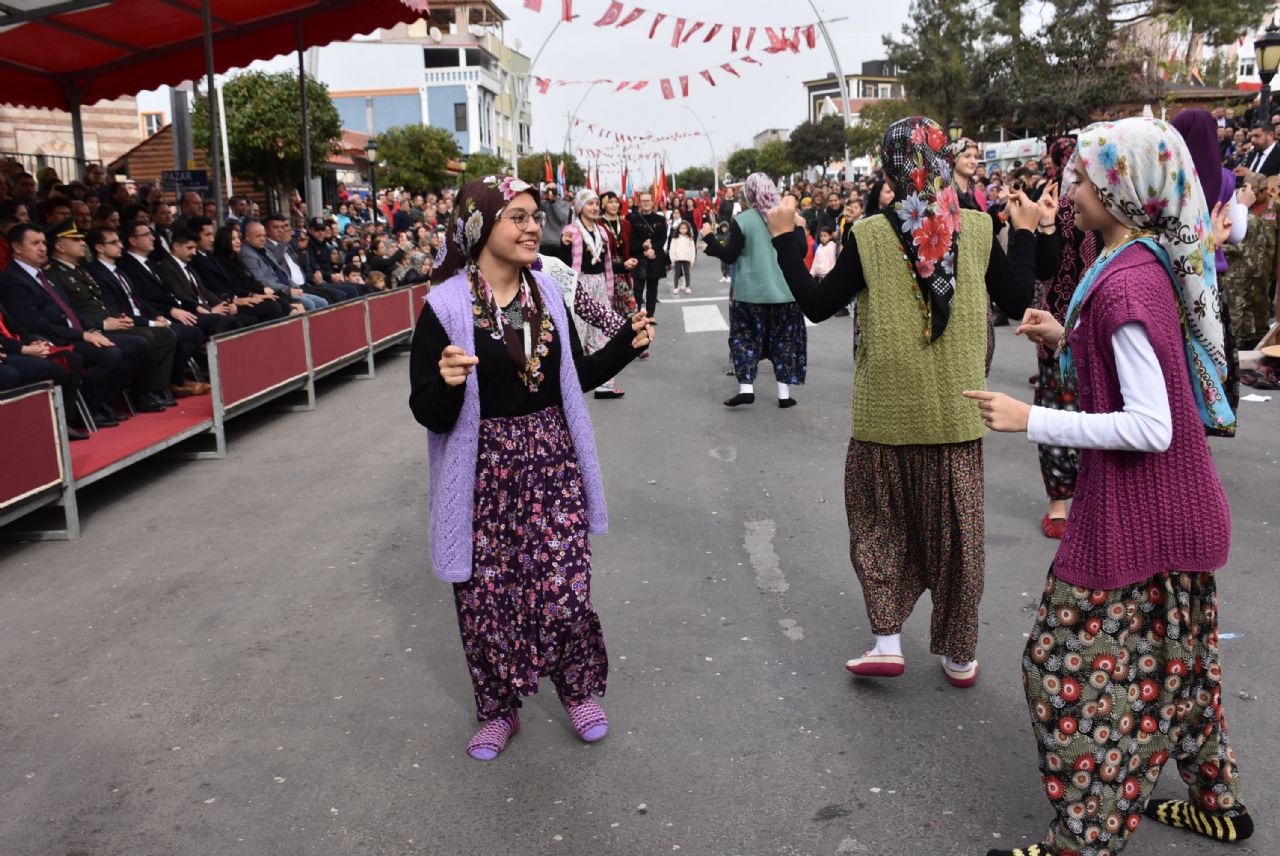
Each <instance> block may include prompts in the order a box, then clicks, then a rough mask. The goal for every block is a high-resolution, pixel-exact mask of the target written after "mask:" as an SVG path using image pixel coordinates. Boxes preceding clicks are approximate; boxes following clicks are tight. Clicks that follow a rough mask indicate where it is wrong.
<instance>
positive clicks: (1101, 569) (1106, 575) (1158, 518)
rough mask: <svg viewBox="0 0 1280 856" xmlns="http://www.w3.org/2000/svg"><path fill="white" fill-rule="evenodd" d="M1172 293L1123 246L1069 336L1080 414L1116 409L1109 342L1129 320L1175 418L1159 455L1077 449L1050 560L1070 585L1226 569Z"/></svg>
mask: <svg viewBox="0 0 1280 856" xmlns="http://www.w3.org/2000/svg"><path fill="white" fill-rule="evenodd" d="M1173 289H1174V285H1173V283H1172V282H1170V280H1169V275H1168V273H1167V272H1166V271H1165V269H1164V266H1163V265H1161V263H1160V262H1159V260H1157V259H1156V258H1155V256H1154V255H1152V253H1151V251H1150V250H1148V249H1146V248H1145V247H1141V246H1134V247H1129V248H1127V249H1125V250H1123V251H1122V252H1121V255H1120V256H1119V257H1118V258H1116V259H1115V260H1113V261H1112V262H1111V264H1110V265H1109V266H1108V267H1107V269H1106V271H1105V272H1104V273H1103V274H1102V276H1100V277H1099V278H1098V281H1097V283H1096V284H1095V285H1094V287H1093V290H1092V291H1091V292H1090V293H1089V295H1088V296H1087V297H1085V299H1084V303H1083V304H1082V309H1081V313H1080V323H1079V325H1078V326H1077V327H1076V328H1075V330H1073V331H1072V332H1071V333H1070V337H1069V338H1070V342H1071V350H1072V354H1073V356H1074V359H1075V366H1076V373H1077V378H1078V401H1079V404H1080V409H1081V410H1083V411H1084V412H1086V413H1113V412H1116V411H1119V410H1122V409H1123V408H1124V398H1123V396H1122V395H1121V392H1120V382H1119V379H1118V377H1117V375H1116V366H1115V354H1114V352H1113V351H1112V349H1111V337H1112V335H1113V334H1114V333H1115V331H1116V330H1117V329H1119V328H1120V326H1121V325H1123V324H1126V323H1129V322H1134V321H1136V322H1138V323H1141V324H1142V325H1143V327H1144V328H1146V331H1147V337H1148V338H1149V339H1150V341H1151V346H1152V349H1153V350H1154V351H1155V354H1156V358H1157V359H1158V360H1159V361H1160V367H1161V369H1162V370H1163V373H1164V378H1165V390H1166V392H1167V393H1168V396H1169V410H1170V413H1171V414H1172V417H1173V440H1172V442H1171V443H1170V445H1169V448H1168V449H1167V450H1165V451H1164V452H1159V453H1151V452H1120V451H1103V450H1096V449H1082V450H1081V452H1080V469H1079V475H1078V479H1077V481H1076V493H1075V500H1074V501H1073V504H1072V506H1071V514H1070V522H1069V523H1068V524H1067V531H1066V533H1065V534H1064V535H1063V537H1062V545H1061V547H1059V548H1058V554H1057V556H1056V557H1055V558H1054V560H1053V572H1054V573H1055V574H1056V575H1057V576H1058V577H1059V578H1061V579H1063V580H1066V581H1067V582H1069V583H1072V584H1073V585H1078V586H1085V587H1087V588H1091V589H1116V588H1123V587H1125V586H1128V585H1131V584H1133V583H1137V582H1141V581H1143V580H1146V579H1150V578H1151V577H1153V576H1155V575H1156V574H1159V573H1163V572H1165V571H1212V570H1215V569H1217V568H1220V567H1222V566H1223V565H1225V564H1226V563H1227V553H1228V552H1229V550H1230V548H1231V512H1230V509H1229V508H1228V507H1227V498H1226V495H1225V494H1224V493H1223V490H1222V483H1221V482H1220V481H1219V480H1218V473H1217V470H1216V469H1215V468H1214V465H1213V458H1212V457H1211V456H1210V454H1209V444H1208V442H1207V441H1206V440H1205V435H1204V426H1203V423H1201V421H1200V416H1199V413H1198V411H1197V410H1196V403H1195V399H1194V397H1193V393H1192V390H1191V378H1190V375H1189V373H1188V368H1187V357H1186V351H1185V349H1184V346H1183V339H1182V324H1181V319H1180V317H1179V313H1178V305H1177V299H1176V297H1175V296H1174V291H1173Z"/></svg>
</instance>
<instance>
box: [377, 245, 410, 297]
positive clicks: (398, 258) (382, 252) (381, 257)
mask: <svg viewBox="0 0 1280 856" xmlns="http://www.w3.org/2000/svg"><path fill="white" fill-rule="evenodd" d="M406 243H407V242H406ZM370 246H372V247H373V254H372V255H371V256H370V257H369V269H370V270H371V271H378V272H380V273H381V274H382V275H383V276H384V277H386V282H387V287H388V288H395V286H396V277H395V273H396V268H397V267H399V266H400V264H401V263H402V262H403V261H404V258H405V255H406V247H405V246H401V245H397V244H396V242H394V241H393V240H391V238H386V237H382V236H378V237H375V238H374V239H373V242H372V243H371V245H370ZM370 283H371V284H372V280H370Z"/></svg>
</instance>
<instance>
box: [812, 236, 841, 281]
mask: <svg viewBox="0 0 1280 856" xmlns="http://www.w3.org/2000/svg"><path fill="white" fill-rule="evenodd" d="M835 266H836V245H835V242H834V241H832V240H831V230H830V229H827V228H821V229H819V230H818V248H817V249H816V250H814V251H813V264H812V265H811V266H810V267H809V275H810V276H812V277H813V279H814V281H815V282H821V281H822V278H823V277H824V276H826V275H827V274H829V273H831V269H832V268H834V267H835Z"/></svg>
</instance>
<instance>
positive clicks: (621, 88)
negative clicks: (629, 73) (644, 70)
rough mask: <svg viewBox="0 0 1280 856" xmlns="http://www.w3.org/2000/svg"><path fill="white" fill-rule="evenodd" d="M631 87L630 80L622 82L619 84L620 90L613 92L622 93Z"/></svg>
mask: <svg viewBox="0 0 1280 856" xmlns="http://www.w3.org/2000/svg"><path fill="white" fill-rule="evenodd" d="M630 85H631V81H630V80H624V81H622V82H621V83H619V84H618V88H617V89H615V90H613V91H614V92H621V91H622V90H624V89H626V88H627V87H628V86H630Z"/></svg>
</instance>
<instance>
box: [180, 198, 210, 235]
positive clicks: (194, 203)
mask: <svg viewBox="0 0 1280 856" xmlns="http://www.w3.org/2000/svg"><path fill="white" fill-rule="evenodd" d="M203 216H204V200H203V199H201V198H200V194H199V193H196V192H195V191H194V190H188V191H185V192H184V193H183V194H182V196H180V197H179V198H178V216H177V217H175V218H174V220H173V225H174V227H175V228H176V227H178V226H185V227H186V228H188V229H190V228H191V226H190V222H191V218H192V217H203ZM210 219H212V218H210ZM191 231H193V232H195V231H198V230H196V229H191Z"/></svg>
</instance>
